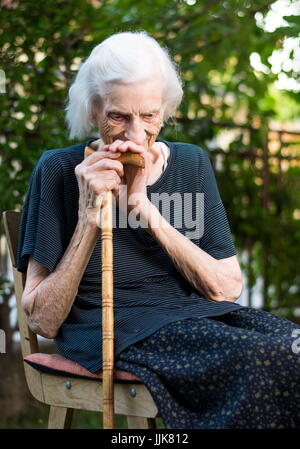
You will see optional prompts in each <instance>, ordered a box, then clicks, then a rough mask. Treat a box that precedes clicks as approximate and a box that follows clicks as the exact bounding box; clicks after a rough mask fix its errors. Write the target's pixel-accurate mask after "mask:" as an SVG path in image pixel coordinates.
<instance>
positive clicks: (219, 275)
mask: <svg viewBox="0 0 300 449" xmlns="http://www.w3.org/2000/svg"><path fill="white" fill-rule="evenodd" d="M136 207H137V210H138V211H139V213H140V214H141V217H142V218H143V219H145V220H146V222H147V223H148V228H146V229H148V232H150V234H151V235H152V236H153V237H154V238H155V239H156V240H157V241H158V242H159V243H160V245H161V246H162V248H163V249H164V250H165V251H166V253H167V254H168V255H169V257H170V258H171V260H172V261H173V263H174V265H175V266H176V268H177V269H178V271H179V272H180V273H181V274H182V275H183V276H184V277H185V278H186V279H187V280H188V281H189V282H190V284H191V285H193V286H194V288H195V289H196V290H198V291H199V292H200V293H202V294H204V296H205V297H206V298H208V299H211V300H213V301H235V300H236V299H238V297H239V296H240V294H241V290H242V274H241V270H240V266H239V263H238V260H237V258H236V256H232V257H228V258H226V259H220V260H218V259H215V258H214V257H212V256H210V255H209V254H208V253H206V252H205V251H203V250H202V249H201V248H199V247H198V246H197V245H195V244H194V243H193V242H192V241H191V240H189V239H188V238H187V237H185V236H184V235H182V234H181V233H180V232H179V231H177V229H175V228H174V227H173V226H171V225H170V223H168V222H167V220H165V219H164V217H163V216H162V215H161V214H160V213H159V211H158V209H157V208H156V207H155V206H154V205H153V204H152V203H151V202H150V201H149V200H148V198H147V197H146V198H143V199H142V200H141V201H140V202H139V205H138V206H136Z"/></svg>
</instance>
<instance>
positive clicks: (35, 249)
mask: <svg viewBox="0 0 300 449" xmlns="http://www.w3.org/2000/svg"><path fill="white" fill-rule="evenodd" d="M49 153H51V152H50V151H49V152H48V151H46V152H45V153H44V154H43V155H42V156H41V158H40V160H39V161H38V163H37V164H36V166H35V168H34V170H33V173H32V175H31V178H30V181H29V188H28V191H27V194H26V197H25V202H24V206H23V210H22V216H21V224H20V229H19V240H18V253H17V270H18V271H21V272H23V273H26V271H27V265H28V260H29V255H30V254H33V259H34V260H35V261H36V262H38V263H39V264H41V265H43V266H44V267H46V268H48V270H49V271H50V272H52V271H53V270H54V268H55V267H56V265H57V263H58V262H59V260H60V259H61V258H62V256H63V254H64V251H65V247H66V242H65V237H66V236H65V231H64V230H65V219H64V209H63V197H62V195H63V175H62V170H61V166H60V162H59V159H58V158H57V156H56V155H55V154H53V155H51V154H50V155H49Z"/></svg>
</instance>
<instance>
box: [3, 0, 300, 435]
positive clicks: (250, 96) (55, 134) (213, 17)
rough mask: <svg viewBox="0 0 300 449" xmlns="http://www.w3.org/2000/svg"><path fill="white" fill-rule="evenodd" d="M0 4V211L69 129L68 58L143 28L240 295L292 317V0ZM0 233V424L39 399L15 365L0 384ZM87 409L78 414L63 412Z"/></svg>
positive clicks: (296, 113) (298, 113)
mask: <svg viewBox="0 0 300 449" xmlns="http://www.w3.org/2000/svg"><path fill="white" fill-rule="evenodd" d="M0 8H1V14H0V23H1V27H0V107H1V115H0V129H1V132H0V144H1V152H0V159H1V168H0V198H1V212H2V211H4V210H11V209H15V210H21V208H22V205H23V201H24V195H25V192H26V190H27V186H28V180H29V177H30V175H31V172H32V169H33V167H34V165H35V163H36V162H37V160H38V158H39V157H40V155H41V154H42V152H43V151H45V150H48V149H52V148H59V147H66V146H69V145H71V144H73V143H75V142H74V141H70V140H69V139H68V134H67V131H66V127H65V123H64V107H65V104H66V99H67V91H68V88H69V86H70V84H71V82H72V80H73V78H74V76H75V74H76V71H77V70H78V68H79V66H80V63H81V61H83V60H84V59H85V58H86V57H87V56H88V55H89V53H90V51H91V50H92V48H93V47H94V46H95V45H97V44H98V43H100V42H101V41H102V40H103V39H105V38H106V37H108V36H109V35H111V34H112V33H114V32H118V31H128V30H131V31H133V30H141V29H143V30H146V31H147V32H148V33H150V34H151V35H152V36H153V37H155V38H156V39H157V40H158V42H159V43H160V44H162V45H165V46H167V47H168V49H169V51H170V54H171V56H172V58H173V59H174V61H175V62H176V63H177V64H178V67H179V69H180V72H181V75H182V78H183V81H184V98H183V102H182V104H181V106H180V108H179V110H178V113H177V117H176V121H175V122H173V121H172V122H170V123H169V124H168V125H167V126H165V127H164V128H163V132H162V134H161V137H164V138H166V139H169V140H173V141H186V142H190V143H196V144H197V145H200V146H202V147H203V148H204V149H206V150H207V151H208V152H209V155H210V158H211V161H212V163H213V166H214V169H215V173H216V177H217V181H218V185H219V189H220V193H221V197H222V199H223V202H224V204H225V208H226V210H227V214H228V218H229V222H230V225H231V229H232V233H233V237H234V241H235V244H236V247H237V250H238V253H239V255H238V257H239V261H240V263H241V267H242V269H243V273H244V282H245V286H244V290H243V298H242V299H243V303H244V304H245V305H249V306H254V307H261V308H263V309H264V310H267V311H272V312H274V313H276V314H278V315H281V316H285V317H287V318H289V319H291V320H294V321H296V322H299V316H300V301H299V299H300V274H299V253H300V195H299V192H300V188H299V187H300V177H299V175H300V163H299V161H300V104H299V91H300V76H299V73H300V50H299V42H300V38H299V32H300V17H299V15H297V12H298V11H300V1H299V0H294V1H292V0H291V1H289V0H278V1H266V0H255V1H251V2H250V1H237V0H232V1H230V0H228V1H224V0H223V1H221V0H212V1H200V0H199V1H196V0H181V1H175V0H151V1H150V0H143V1H142V2H137V1H136V0H135V1H133V0H109V1H100V0H72V1H71V0H63V1H59V0H57V1H54V0H44V1H43V3H40V4H39V3H38V2H36V1H33V0H27V1H19V0H0ZM0 234H1V247H0V248H1V253H0V263H1V278H0V329H4V330H5V332H6V337H7V354H0V362H1V364H0V369H1V377H0V402H1V399H2V400H3V401H4V403H7V404H8V403H10V404H11V405H10V406H8V405H7V406H6V413H4V415H3V416H2V422H1V421H0V427H14V426H15V427H34V428H38V427H43V426H44V427H45V416H46V414H47V410H46V408H45V407H38V406H37V403H34V405H32V403H31V402H30V399H29V398H28V397H27V396H26V394H27V393H26V394H25V393H16V392H18V391H20V392H21V391H23V390H22V385H23V384H22V382H24V380H23V378H22V372H21V371H20V372H19V375H18V376H17V377H16V379H15V381H14V382H16V383H18V382H19V383H20V382H21V384H20V385H21V386H19V387H18V386H17V387H16V384H15V385H11V384H12V382H11V380H10V381H9V382H8V383H9V385H10V388H11V391H8V383H7V380H5V379H6V378H7V376H5V374H4V372H5V370H4V366H5V364H6V365H7V366H8V367H10V368H7V369H12V368H11V366H12V364H13V363H16V365H17V364H18V363H19V364H20V360H21V359H20V356H19V355H18V350H19V348H18V342H17V328H16V327H15V322H14V317H15V304H14V300H13V288H12V282H11V276H10V265H9V261H8V259H7V250H6V247H5V242H4V239H3V224H2V222H1V227H0ZM12 353H14V354H15V355H16V357H15V358H13V357H11V358H9V357H10V356H9V354H12ZM14 359H16V362H13V360H14ZM1 365H2V367H1ZM5 398H6V399H7V398H11V399H10V400H7V401H6V402H5V400H6V399H5ZM22 401H23V402H22ZM18 404H19V405H18ZM28 404H31V408H30V410H31V412H32V413H33V416H32V417H29V416H31V415H30V413H31V412H30V413H29V411H28V410H29V408H28V407H29V405H28ZM26 407H27V408H26ZM20 410H23V413H20ZM76 419H77V418H76ZM0 420H1V418H0ZM99 422H100V419H99V417H98V416H96V417H95V416H91V415H90V414H87V415H85V414H83V415H82V421H81V423H80V419H79V418H78V422H77V421H76V423H77V424H76V423H75V425H76V426H79V427H80V426H83V427H84V426H85V427H95V426H98V424H99ZM119 426H120V428H121V427H124V426H126V424H125V421H124V420H122V419H121V421H120V423H119Z"/></svg>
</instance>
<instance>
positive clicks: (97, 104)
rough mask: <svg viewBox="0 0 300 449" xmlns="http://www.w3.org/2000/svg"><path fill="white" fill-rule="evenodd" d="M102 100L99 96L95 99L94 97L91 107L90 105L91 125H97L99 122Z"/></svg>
mask: <svg viewBox="0 0 300 449" xmlns="http://www.w3.org/2000/svg"><path fill="white" fill-rule="evenodd" d="M102 106H103V105H102V101H101V99H100V97H98V98H97V99H94V101H93V103H92V107H91V115H90V121H91V123H92V124H93V125H95V126H97V127H98V126H99V122H100V115H101V110H102Z"/></svg>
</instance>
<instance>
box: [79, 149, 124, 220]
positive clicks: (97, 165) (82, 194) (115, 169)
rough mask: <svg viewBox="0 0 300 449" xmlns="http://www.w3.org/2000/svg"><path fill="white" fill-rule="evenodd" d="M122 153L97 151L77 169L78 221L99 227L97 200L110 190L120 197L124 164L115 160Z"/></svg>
mask: <svg viewBox="0 0 300 449" xmlns="http://www.w3.org/2000/svg"><path fill="white" fill-rule="evenodd" d="M120 154H121V153H120V152H117V151H114V152H110V151H103V149H102V150H100V151H95V152H94V153H92V154H91V155H90V156H88V157H87V158H86V159H84V160H83V161H82V162H81V163H80V164H78V165H77V166H76V167H75V175H76V178H77V182H78V187H79V207H78V219H79V220H81V221H82V222H86V221H88V222H89V223H90V224H92V226H95V227H96V226H98V221H97V217H98V215H99V205H98V204H97V199H98V198H99V197H100V196H101V194H103V193H104V192H107V191H109V190H112V192H113V194H114V196H115V197H117V196H118V191H119V185H120V183H121V177H122V176H123V175H124V170H123V164H122V163H121V162H119V161H117V160H115V159H117V158H118V157H119V156H120Z"/></svg>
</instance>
